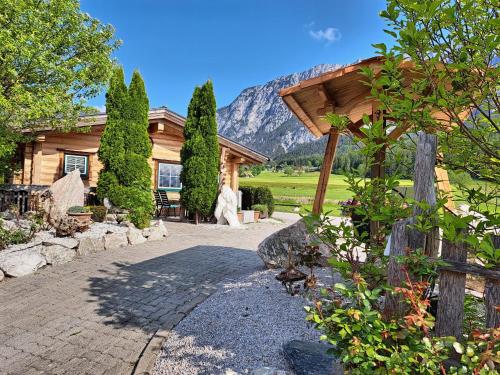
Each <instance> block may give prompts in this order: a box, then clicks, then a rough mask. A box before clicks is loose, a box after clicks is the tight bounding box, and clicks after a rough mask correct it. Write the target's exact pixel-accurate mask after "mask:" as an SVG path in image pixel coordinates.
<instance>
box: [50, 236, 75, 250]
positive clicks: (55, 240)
mask: <svg viewBox="0 0 500 375" xmlns="http://www.w3.org/2000/svg"><path fill="white" fill-rule="evenodd" d="M42 243H43V245H45V246H52V245H56V246H61V247H65V248H67V249H74V248H76V247H78V240H77V239H76V238H72V237H52V238H46V239H43V240H42Z"/></svg>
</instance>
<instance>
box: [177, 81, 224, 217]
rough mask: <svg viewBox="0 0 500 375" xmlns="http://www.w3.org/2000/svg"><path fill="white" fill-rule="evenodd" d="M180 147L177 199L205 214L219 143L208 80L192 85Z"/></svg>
mask: <svg viewBox="0 0 500 375" xmlns="http://www.w3.org/2000/svg"><path fill="white" fill-rule="evenodd" d="M184 138H185V141H184V144H183V146H182V150H181V163H182V172H181V182H182V190H181V200H182V203H183V205H184V207H186V208H187V209H188V210H189V211H191V212H194V213H195V218H196V223H198V221H199V217H200V216H204V217H207V216H209V215H210V214H211V213H212V211H213V208H214V203H215V200H216V198H217V188H218V181H217V177H218V173H219V143H218V139H217V121H216V103H215V96H214V92H213V85H212V82H210V81H208V82H206V83H205V84H204V85H203V86H202V87H201V88H200V87H196V88H195V90H194V93H193V97H192V99H191V102H190V103H189V107H188V116H187V119H186V124H185V126H184Z"/></svg>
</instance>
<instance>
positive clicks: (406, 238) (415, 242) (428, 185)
mask: <svg viewBox="0 0 500 375" xmlns="http://www.w3.org/2000/svg"><path fill="white" fill-rule="evenodd" d="M436 147H437V138H436V136H435V135H432V134H425V133H419V140H418V144H417V154H416V160H415V178H414V181H415V185H414V198H415V200H417V201H423V202H426V203H427V204H429V205H430V206H434V205H435V204H436V192H435V178H434V175H433V173H432V172H433V169H434V165H435V162H436ZM421 214H425V212H422V211H421V210H420V209H419V208H418V207H416V208H415V209H414V212H413V215H414V216H413V217H411V218H408V219H405V220H401V221H399V222H397V223H395V224H394V225H393V227H392V234H391V244H390V259H389V264H388V270H387V273H388V274H387V279H388V284H389V285H391V286H394V287H399V286H402V285H404V281H405V273H404V270H403V268H402V266H401V265H400V264H399V263H398V262H397V260H396V259H397V257H398V256H400V255H404V254H405V252H406V249H408V248H409V249H418V248H421V249H424V252H425V254H426V255H428V256H430V257H434V258H435V257H437V256H438V247H439V241H440V239H439V232H438V230H437V228H435V230H432V231H430V233H421V232H419V231H417V230H416V229H414V228H412V227H411V224H414V222H415V217H416V216H417V215H421ZM494 245H495V247H496V248H497V249H498V248H500V236H495V237H494ZM468 251H469V249H468V247H467V246H466V244H464V243H458V244H456V243H451V242H449V241H446V240H442V246H441V259H442V260H443V261H444V262H446V264H447V265H446V266H444V267H441V268H440V270H439V296H438V308H437V316H436V327H435V331H436V335H438V336H455V337H456V338H457V339H460V338H461V337H462V332H463V317H464V299H465V292H466V288H465V282H466V278H467V274H472V275H475V276H479V277H481V278H484V280H485V290H484V301H485V310H486V326H487V327H489V328H493V327H498V326H499V324H500V311H498V310H497V307H499V306H500V268H493V269H492V268H485V267H483V266H481V265H479V264H474V263H468V262H467V259H468V258H469V257H468ZM404 313H405V311H404V304H402V303H401V297H400V296H397V295H388V296H387V298H386V302H385V307H384V315H385V316H395V315H396V316H397V315H402V314H404Z"/></svg>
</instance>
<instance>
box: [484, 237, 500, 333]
mask: <svg viewBox="0 0 500 375" xmlns="http://www.w3.org/2000/svg"><path fill="white" fill-rule="evenodd" d="M493 245H494V246H495V249H500V236H493ZM484 306H485V308H486V327H488V328H496V327H498V326H500V311H498V310H497V307H500V280H498V279H493V278H489V277H486V278H485V285H484Z"/></svg>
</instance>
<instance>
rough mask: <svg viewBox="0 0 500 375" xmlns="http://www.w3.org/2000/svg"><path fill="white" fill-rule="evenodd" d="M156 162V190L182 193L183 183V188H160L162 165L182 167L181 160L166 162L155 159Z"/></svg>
mask: <svg viewBox="0 0 500 375" xmlns="http://www.w3.org/2000/svg"><path fill="white" fill-rule="evenodd" d="M153 160H154V165H155V170H154V186H155V189H156V190H166V191H175V192H178V191H181V189H182V182H181V186H180V187H178V188H174V187H169V188H167V187H160V186H159V182H160V181H159V173H160V163H162V164H176V165H181V162H180V161H179V160H165V159H153Z"/></svg>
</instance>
